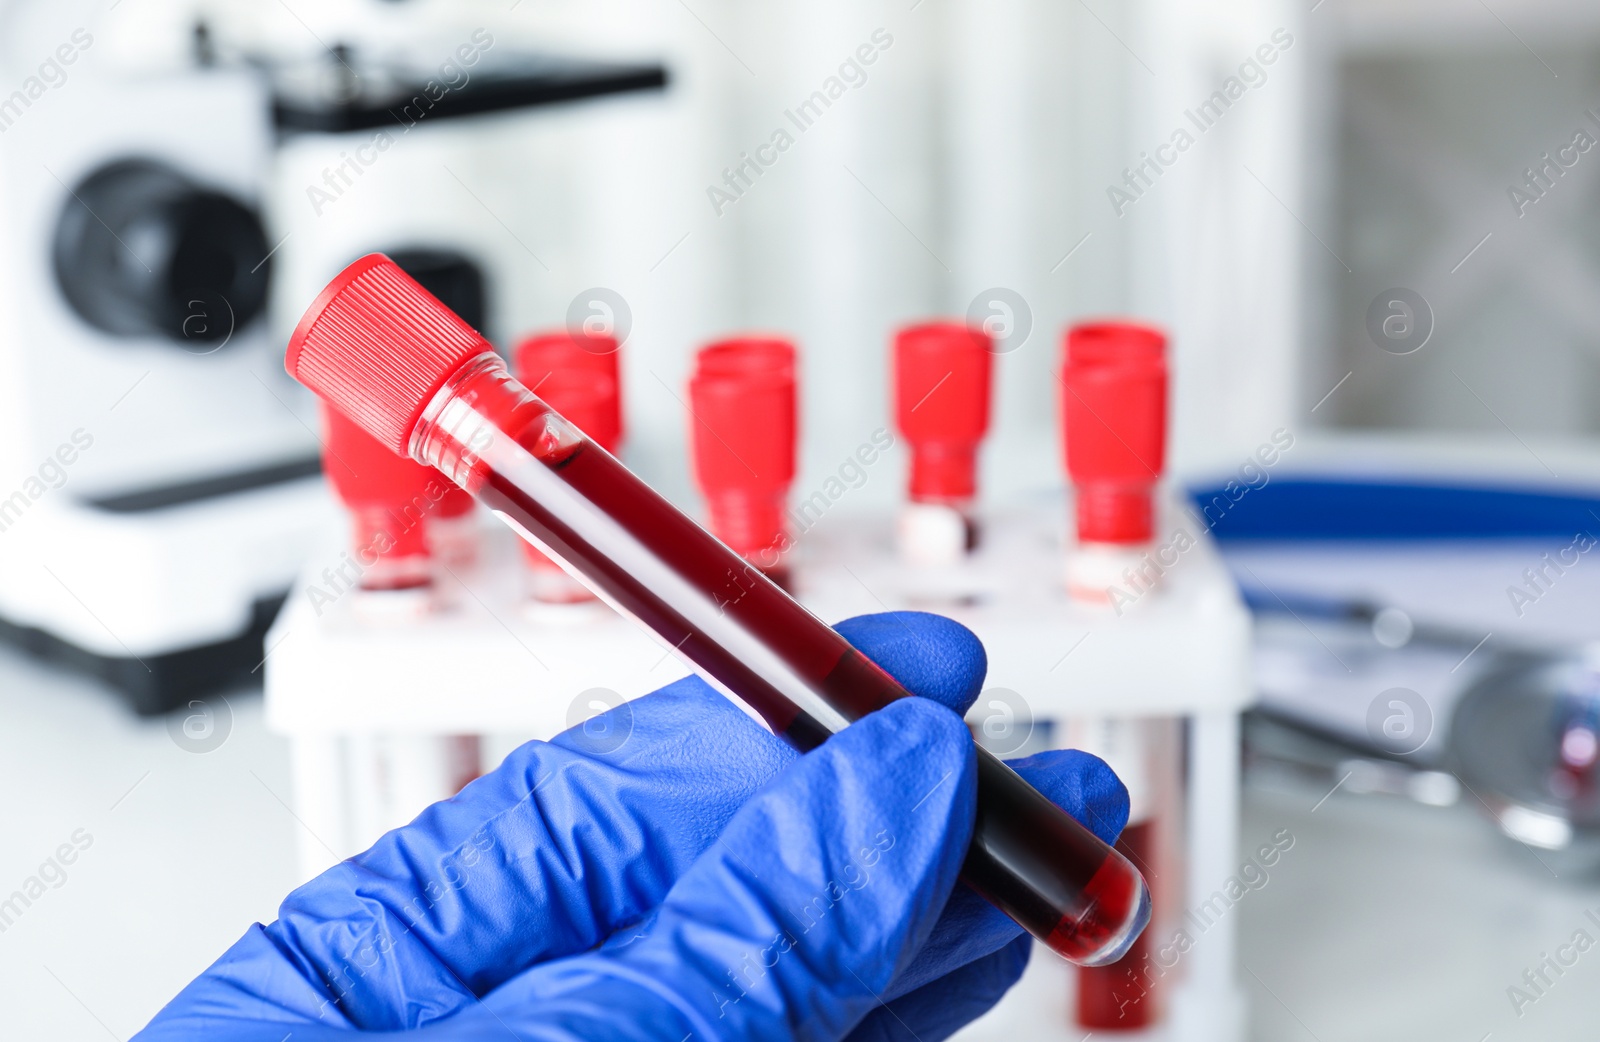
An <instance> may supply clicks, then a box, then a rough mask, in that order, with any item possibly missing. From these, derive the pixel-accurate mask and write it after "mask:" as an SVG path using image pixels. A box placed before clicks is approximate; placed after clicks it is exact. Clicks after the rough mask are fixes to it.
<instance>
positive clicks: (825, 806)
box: [439, 699, 976, 1042]
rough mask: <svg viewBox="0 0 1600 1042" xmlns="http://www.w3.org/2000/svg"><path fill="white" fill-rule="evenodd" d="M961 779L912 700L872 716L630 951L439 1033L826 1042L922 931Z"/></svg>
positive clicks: (737, 834)
mask: <svg viewBox="0 0 1600 1042" xmlns="http://www.w3.org/2000/svg"><path fill="white" fill-rule="evenodd" d="M975 775H976V771H975V764H974V751H973V748H972V743H971V740H970V739H969V737H968V735H967V733H966V729H965V727H964V726H963V725H962V723H961V721H960V718H959V717H957V716H955V715H954V714H953V713H951V712H949V711H948V710H946V709H943V708H941V707H938V706H933V705H929V704H928V703H927V702H926V701H922V700H919V699H906V700H904V701H901V702H897V703H895V704H894V705H892V706H889V707H888V708H886V709H883V710H882V711H880V712H877V713H873V714H871V715H870V716H868V717H867V718H865V719H863V720H861V721H860V722H858V723H856V724H855V725H853V726H851V727H849V728H847V729H846V730H844V731H842V732H840V733H839V734H838V735H836V736H834V737H833V738H831V739H829V740H828V741H827V742H826V743H825V744H824V745H823V746H822V747H821V748H819V749H817V750H816V751H814V752H813V753H811V754H810V755H808V756H806V757H804V758H803V759H802V760H801V761H800V762H799V763H797V764H794V765H793V766H791V767H789V768H788V769H786V770H785V771H784V772H783V773H782V774H780V775H779V776H778V778H776V779H775V780H774V782H773V783H772V784H771V785H769V786H768V787H766V788H765V789H763V790H762V791H761V792H760V793H759V794H758V795H757V796H755V797H754V798H753V799H752V800H751V801H750V802H749V803H748V804H746V805H745V806H744V807H743V808H741V809H740V811H739V812H738V813H737V814H736V815H735V816H734V818H733V820H732V822H731V823H730V824H729V826H728V829H727V830H726V831H725V832H724V833H723V835H722V837H721V839H720V841H719V842H718V843H717V844H716V845H714V846H713V847H712V848H711V849H710V850H708V851H707V852H706V853H705V855H704V856H703V857H701V858H700V859H699V860H698V861H696V862H695V865H694V867H693V868H691V869H690V870H689V872H688V873H686V874H685V875H684V877H683V878H682V879H680V880H679V881H678V883H677V885H676V886H674V887H673V888H672V892H671V893H670V894H668V895H667V899H666V901H665V902H663V903H662V906H661V908H660V910H659V912H658V913H657V915H656V916H655V917H654V919H653V920H652V921H651V922H650V923H649V924H648V926H647V927H646V928H645V930H644V933H645V936H644V937H642V938H640V939H638V940H636V941H634V942H633V943H631V944H628V945H626V946H623V947H620V948H606V949H602V950H600V951H596V952H590V953H586V954H583V955H578V956H572V957H570V958H566V959H560V960H557V961H555V962H550V963H545V964H544V965H541V966H536V967H534V968H532V969H530V970H528V971H527V972H525V973H524V974H522V975H521V976H519V977H517V978H516V979H514V980H512V981H510V982H508V983H507V984H505V985H503V986H502V987H501V988H499V989H498V990H496V991H495V992H494V993H492V994H491V995H489V996H488V997H486V998H485V999H484V1001H483V1011H482V1012H480V1011H478V1010H466V1011H464V1012H463V1014H462V1016H461V1017H460V1018H458V1019H460V1020H461V1021H463V1022H465V1023H464V1024H461V1025H458V1024H455V1023H454V1022H444V1023H441V1024H440V1025H439V1028H440V1035H439V1037H441V1038H443V1037H451V1038H454V1037H457V1033H458V1032H462V1031H463V1030H465V1031H468V1032H470V1031H473V1030H477V1029H479V1028H486V1027H487V1026H488V1024H490V1023H492V1022H493V1021H495V1020H498V1021H500V1022H501V1023H503V1024H504V1025H505V1026H507V1027H509V1028H510V1029H511V1031H512V1033H513V1034H524V1033H527V1034H533V1035H534V1037H538V1038H583V1039H594V1038H605V1039H613V1038H634V1037H648V1038H656V1039H668V1040H677V1039H682V1038H686V1037H690V1036H692V1037H694V1038H697V1039H710V1038H750V1039H769V1040H780V1039H782V1040H787V1039H795V1040H806V1039H817V1040H828V1042H833V1040H836V1039H839V1038H840V1037H842V1036H843V1035H844V1034H845V1033H846V1032H848V1031H849V1030H850V1029H851V1028H852V1027H853V1026H854V1025H855V1024H856V1023H858V1022H859V1021H860V1020H861V1018H862V1017H864V1016H865V1015H866V1014H867V1013H869V1012H871V1010H872V1009H873V1008H875V1007H876V1006H877V1005H878V1004H879V999H878V996H880V995H882V994H883V993H884V991H885V989H887V987H888V985H889V983H890V981H891V980H892V979H893V977H894V975H895V974H896V972H897V971H898V970H899V969H900V968H902V967H903V966H904V965H905V964H906V963H907V962H908V961H909V960H910V958H911V956H912V953H913V952H915V950H916V949H917V948H918V947H919V946H920V945H921V943H922V942H923V941H924V940H925V939H926V937H927V935H928V933H929V931H931V930H932V928H933V924H934V920H935V918H936V917H937V916H938V913H939V909H940V908H941V907H943V905H944V901H945V899H946V897H947V896H948V895H949V893H950V890H951V887H953V886H954V884H955V881H956V875H957V872H958V871H959V870H960V866H961V861H962V858H963V856H964V854H965V851H966V846H967V841H968V839H969V838H970V836H971V829H972V818H973V812H974V798H973V793H974V788H975ZM489 1018H492V1019H489ZM462 1037H465V1035H464V1034H463V1035H462ZM486 1037H487V1036H486Z"/></svg>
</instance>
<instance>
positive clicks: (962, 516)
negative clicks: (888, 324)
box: [894, 322, 994, 566]
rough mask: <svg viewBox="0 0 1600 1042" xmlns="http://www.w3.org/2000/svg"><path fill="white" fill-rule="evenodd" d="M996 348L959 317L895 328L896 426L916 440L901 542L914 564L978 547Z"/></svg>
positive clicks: (955, 557)
mask: <svg viewBox="0 0 1600 1042" xmlns="http://www.w3.org/2000/svg"><path fill="white" fill-rule="evenodd" d="M992 347H993V344H992V342H991V341H990V338H989V335H988V334H987V333H984V332H983V331H982V330H978V329H973V328H971V327H970V326H966V325H964V324H962V323H959V322H927V323H923V324H920V325H914V326H907V327H906V328H904V329H901V330H900V331H899V332H898V333H896V334H895V338H894V415H895V425H896V426H897V427H898V428H899V430H900V434H901V436H902V437H903V438H905V439H906V441H907V442H908V443H909V444H910V445H911V475H910V481H909V493H910V495H909V499H910V502H909V503H908V504H907V505H906V506H905V508H904V509H903V510H902V511H901V514H900V524H899V531H898V543H899V546H900V554H901V557H903V558H904V559H905V560H906V561H907V562H908V563H910V564H915V565H929V566H937V565H947V564H953V563H955V562H957V561H959V560H961V558H962V557H963V556H965V555H966V554H967V553H969V552H970V551H971V550H972V549H973V548H974V547H975V546H976V545H977V542H978V530H977V526H976V523H975V521H974V520H973V515H972V506H973V501H974V499H975V498H976V497H977V491H978V482H977V469H978V444H979V442H980V441H982V440H983V436H984V434H985V433H986V432H987V431H988V429H989V384H990V374H991V371H992V369H993V367H994V366H993V359H994V354H993V351H992V350H991V348H992Z"/></svg>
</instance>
